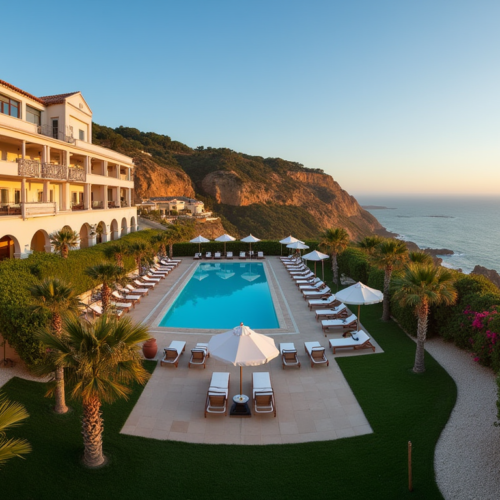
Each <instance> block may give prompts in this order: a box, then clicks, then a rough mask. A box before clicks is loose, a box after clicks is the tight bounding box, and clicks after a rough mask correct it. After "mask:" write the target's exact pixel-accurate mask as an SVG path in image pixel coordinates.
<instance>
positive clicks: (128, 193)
mask: <svg viewBox="0 0 500 500" xmlns="http://www.w3.org/2000/svg"><path fill="white" fill-rule="evenodd" d="M127 206H129V207H131V206H132V190H131V189H127Z"/></svg>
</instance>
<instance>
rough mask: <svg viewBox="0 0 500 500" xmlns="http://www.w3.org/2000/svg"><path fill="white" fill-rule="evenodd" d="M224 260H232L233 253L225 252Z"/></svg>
mask: <svg viewBox="0 0 500 500" xmlns="http://www.w3.org/2000/svg"><path fill="white" fill-rule="evenodd" d="M226 259H229V260H233V252H227V253H226Z"/></svg>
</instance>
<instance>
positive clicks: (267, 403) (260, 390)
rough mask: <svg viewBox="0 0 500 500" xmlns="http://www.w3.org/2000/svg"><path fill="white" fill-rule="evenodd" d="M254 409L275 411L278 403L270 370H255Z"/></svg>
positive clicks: (256, 411) (261, 411)
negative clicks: (276, 402)
mask: <svg viewBox="0 0 500 500" xmlns="http://www.w3.org/2000/svg"><path fill="white" fill-rule="evenodd" d="M252 381H253V403H254V406H253V409H254V411H255V413H274V416H276V404H275V402H274V391H273V387H272V385H271V377H270V376H269V372H254V373H253V377H252Z"/></svg>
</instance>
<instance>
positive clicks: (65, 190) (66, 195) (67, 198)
mask: <svg viewBox="0 0 500 500" xmlns="http://www.w3.org/2000/svg"><path fill="white" fill-rule="evenodd" d="M62 187H63V210H71V203H70V193H69V182H65V183H63V185H62Z"/></svg>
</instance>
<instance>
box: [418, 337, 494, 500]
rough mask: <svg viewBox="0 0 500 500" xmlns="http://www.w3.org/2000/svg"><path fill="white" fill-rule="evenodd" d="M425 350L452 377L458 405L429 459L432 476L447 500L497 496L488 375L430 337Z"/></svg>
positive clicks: (491, 389) (491, 384) (491, 385)
mask: <svg viewBox="0 0 500 500" xmlns="http://www.w3.org/2000/svg"><path fill="white" fill-rule="evenodd" d="M426 349H427V351H428V352H429V353H430V354H431V355H432V356H433V357H434V358H435V359H436V360H437V361H438V362H439V363H440V364H441V366H443V368H444V369H445V370H446V371H447V372H448V373H449V374H450V375H451V376H452V377H453V379H454V380H455V383H456V384H457V388H458V395H457V403H456V405H455V408H454V409H453V411H452V414H451V417H450V419H449V421H448V423H447V424H446V427H445V429H444V430H443V432H442V434H441V436H440V438H439V441H438V444H437V446H436V451H435V456H434V467H435V470H436V478H437V482H438V486H439V488H440V490H441V493H442V494H443V496H444V497H445V498H446V499H450V500H462V499H464V500H465V499H467V500H469V499H475V500H490V499H491V500H497V499H498V498H500V474H499V471H500V428H499V427H495V426H494V425H493V422H495V421H496V413H497V409H496V399H497V389H496V383H495V376H494V374H493V372H492V371H491V370H490V369H488V368H484V367H483V366H481V365H479V364H477V363H476V362H474V360H473V359H472V357H471V356H470V354H468V353H466V352H464V351H462V350H461V349H459V348H458V347H455V346H454V345H452V344H450V343H447V342H444V341H443V340H442V339H439V338H435V339H430V340H428V341H427V342H426Z"/></svg>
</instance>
